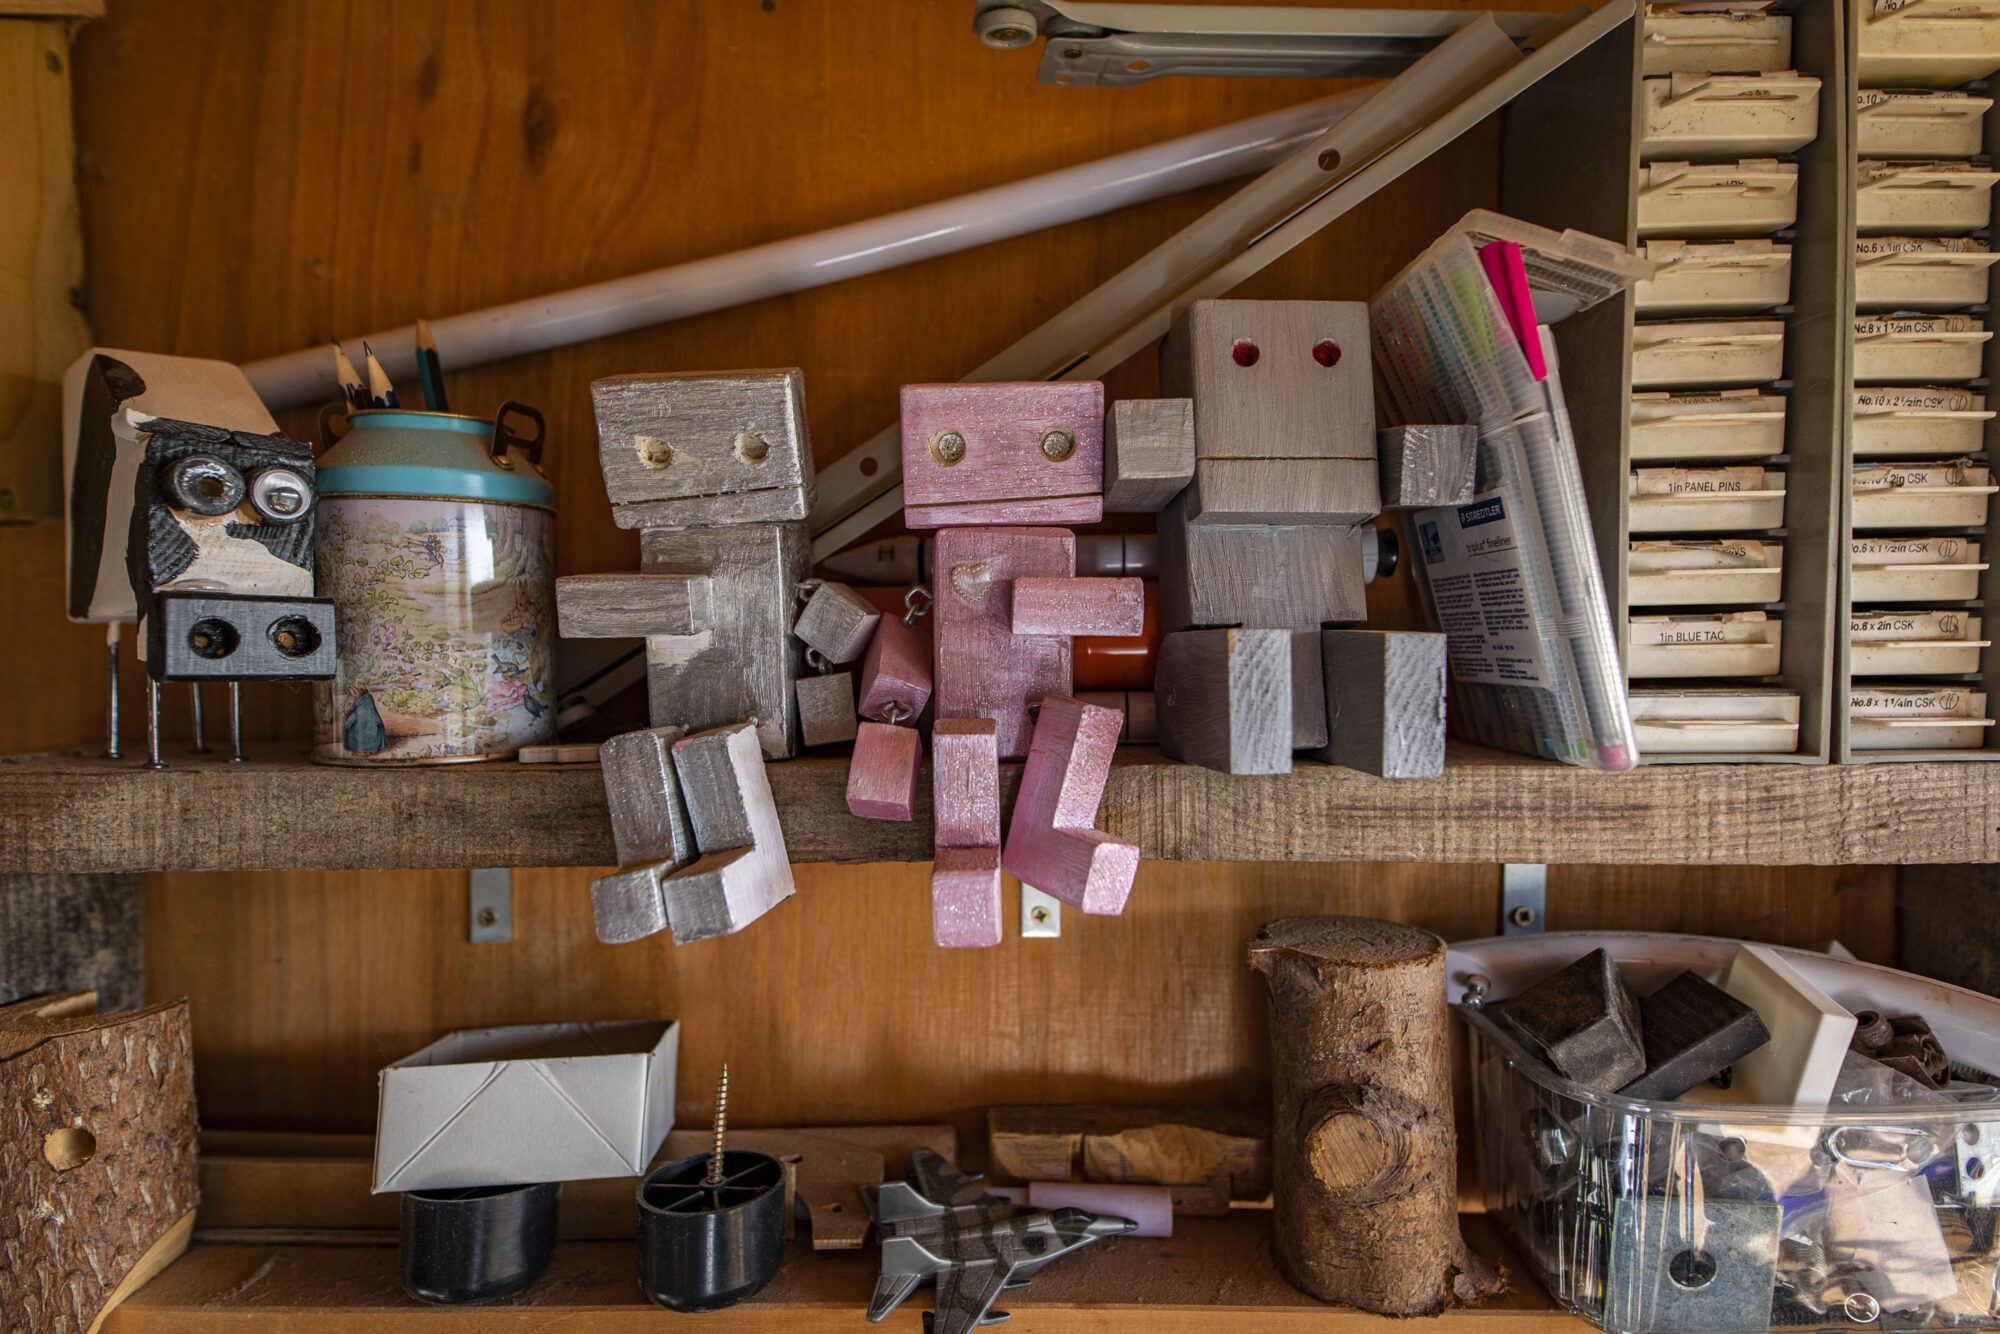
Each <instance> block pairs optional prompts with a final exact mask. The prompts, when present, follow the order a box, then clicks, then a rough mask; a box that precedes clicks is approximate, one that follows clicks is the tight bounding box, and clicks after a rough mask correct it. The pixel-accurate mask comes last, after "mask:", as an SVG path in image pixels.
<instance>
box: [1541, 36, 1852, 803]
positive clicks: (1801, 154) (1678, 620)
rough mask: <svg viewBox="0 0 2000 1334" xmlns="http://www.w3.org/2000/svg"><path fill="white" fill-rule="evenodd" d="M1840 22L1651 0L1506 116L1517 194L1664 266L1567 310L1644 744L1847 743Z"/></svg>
mask: <svg viewBox="0 0 2000 1334" xmlns="http://www.w3.org/2000/svg"><path fill="white" fill-rule="evenodd" d="M1842 19H1843V15H1842V12H1841V11H1840V9H1839V6H1838V5H1837V4H1836V5H1833V6H1829V5H1827V4H1824V3H1816V2H1813V0H1805V2H1801V0H1776V3H1772V4H1747V5H1738V6H1730V7H1727V8H1725V7H1723V6H1705V5H1689V6H1677V5H1673V4H1666V3H1655V4H1648V5H1647V6H1645V8H1644V11H1643V13H1642V14H1640V15H1639V16H1637V17H1636V18H1635V19H1634V20H1633V21H1632V23H1631V24H1630V25H1629V26H1628V27H1624V28H1621V29H1619V31H1618V33H1615V34H1613V36H1611V37H1608V38H1606V39H1605V40H1604V41H1602V42H1599V43H1598V44H1597V45H1596V46H1594V47H1593V48H1592V49H1590V50H1589V51H1586V52H1582V53H1580V54H1579V55H1578V56H1577V57H1576V58H1575V59H1573V60H1572V61H1570V62H1568V63H1567V64H1566V65H1565V66H1564V67H1563V69H1561V70H1559V71H1557V72H1556V73H1555V74H1554V75H1552V76H1551V77H1550V78H1549V79H1548V80H1546V81H1545V82H1544V83H1543V84H1542V85H1540V86H1538V87H1536V88H1535V89H1532V90H1530V91H1529V92H1528V93H1527V94H1525V95H1524V96H1523V97H1521V98H1520V99H1518V100H1517V101H1516V102H1515V103H1514V104H1513V106H1512V107H1511V108H1510V109H1509V112H1508V116H1507V120H1506V122H1505V124H1504V126H1503V133H1504V136H1505V138H1504V145H1503V151H1504V154H1505V157H1504V163H1503V170H1502V173H1501V196H1502V209H1503V211H1505V212H1508V213H1511V214H1513V215H1515V216H1518V217H1521V218H1524V219H1526V220H1528V221H1531V222H1536V223H1540V224H1542V225H1544V226H1561V227H1568V228H1575V229H1576V230H1578V231H1583V232H1587V233H1590V234H1593V235H1598V236H1604V237H1608V238H1610V239H1613V240H1619V241H1623V242H1624V243H1625V244H1628V245H1632V246H1635V247H1638V248H1640V253H1641V254H1642V256H1643V257H1644V258H1646V259H1648V260H1650V261H1652V263H1653V264H1654V265H1655V270H1654V273H1653V274H1652V276H1651V277H1650V278H1648V279H1646V280H1644V281H1642V282H1640V283H1638V284H1636V285H1635V288H1634V290H1633V292H1632V294H1631V296H1630V297H1629V298H1624V299H1621V300H1615V301H1608V302H1605V303H1603V304H1602V305H1601V306H1599V307H1596V308H1593V309H1591V310H1588V311H1585V312H1583V313H1581V314H1579V315H1577V316H1573V317H1571V318H1569V319H1566V320H1564V321H1563V322H1562V323H1561V324H1559V325H1557V326H1555V335H1556V339H1557V342H1558V345H1559V347H1558V350H1559V353H1560V355H1561V359H1562V364H1563V367H1564V372H1565V376H1564V390H1565V394H1566V395H1567V398H1568V406H1569V411H1570V416H1571V419H1572V421H1573V423H1574V424H1575V428H1576V433H1577V438H1578V439H1579V441H1583V442H1587V447H1586V448H1584V449H1582V450H1580V459H1579V463H1580V468H1581V471H1582V474H1583V480H1584V490H1585V494H1586V497H1587V501H1588V506H1589V511H1590V521H1591V527H1592V530H1593V535H1594V537H1595V540H1596V543H1597V549H1598V564H1599V568H1600V570H1601V571H1602V573H1603V577H1604V582H1605V588H1606V592H1607V593H1608V594H1609V597H1610V601H1611V603H1612V614H1613V617H1614V619H1615V620H1616V621H1617V622H1618V623H1619V624H1620V625H1621V627H1623V630H1622V636H1621V637H1622V640H1623V645H1622V648H1623V654H1624V658H1623V661H1624V667H1625V674H1626V689H1627V697H1628V699H1629V700H1630V701H1631V702H1632V705H1633V711H1634V712H1633V717H1634V726H1635V728H1640V729H1642V730H1641V731H1639V732H1638V733H1637V735H1638V736H1640V737H1642V738H1643V737H1649V738H1650V740H1643V739H1642V740H1640V741H1639V743H1638V748H1639V752H1640V756H1641V758H1642V760H1649V761H1664V762H1674V763H1688V762H1698V761H1702V760H1713V761H1751V762H1766V763H1772V762H1789V763H1805V764H1815V763H1824V762H1826V760H1827V759H1828V758H1829V757H1830V755H1831V753H1832V749H1833V735H1832V723H1831V718H1832V710H1833V666H1834V661H1833V659H1834V651H1835V627H1836V618H1835V614H1834V606H1835V601H1836V598H1837V596H1838V589H1837V574H1836V571H1837V567H1838V563H1839V562H1838V550H1837V542H1838V539H1839V534H1840V506H1841V500H1842V496H1841V492H1842V491H1843V490H1844V487H1845V483H1846V479H1845V477H1844V476H1843V475H1842V466H1843V461H1844V454H1843V447H1844V435H1845V431H1846V426H1847V419H1848V418H1849V416H1850V415H1851V413H1852V410H1853V404H1852V403H1851V401H1850V394H1849V390H1848V385H1847V380H1846V378H1845V375H1846V349H1847V341H1848V332H1849V328H1850V326H1851V324H1852V320H1853V313H1852V312H1853V306H1852V303H1851V300H1850V299H1849V296H1848V288H1847V283H1848V281H1849V277H1848V272H1849V267H1850V265H1851V264H1852V262H1853V254H1852V251H1853V245H1854V241H1853V231H1852V228H1851V226H1850V224H1849V221H1848V219H1849V217H1850V214H1851V211H1852V200H1853V195H1852V189H1853V186H1852V169H1851V164H1850V157H1851V153H1852V137H1851V135H1852V121H1853V114H1854V106H1853V99H1852V94H1851V91H1850V90H1849V86H1848V84H1847V81H1846V75H1845V68H1846V57H1845V54H1844V43H1845V40H1846V38H1845V32H1844V28H1843V23H1842ZM1621 35H1622V36H1623V37H1625V38H1626V41H1625V42H1624V43H1621V42H1620V40H1619V38H1620V36H1621ZM1617 179H1624V180H1628V181H1630V182H1631V192H1630V194H1629V195H1623V196H1621V195H1620V194H1619V193H1617V192H1615V191H1613V190H1610V189H1607V188H1605V182H1607V181H1611V180H1617ZM1745 673H1748V675H1745ZM1704 681H1707V682H1711V683H1723V684H1726V686H1727V687H1728V690H1729V691H1732V692H1733V691H1737V690H1745V689H1747V690H1750V691H1751V692H1753V694H1752V696H1750V697H1746V696H1743V695H1739V694H1735V693H1721V694H1716V693H1709V690H1708V687H1707V686H1705V685H1704V684H1703V682H1704ZM1661 692H1665V693H1664V694H1662V693H1661ZM1746 698H1751V699H1752V700H1753V702H1752V703H1749V704H1746V703H1745V699H1746ZM1649 711H1651V715H1650V719H1649V720H1647V721H1642V720H1646V719H1647V718H1648V712H1649Z"/></svg>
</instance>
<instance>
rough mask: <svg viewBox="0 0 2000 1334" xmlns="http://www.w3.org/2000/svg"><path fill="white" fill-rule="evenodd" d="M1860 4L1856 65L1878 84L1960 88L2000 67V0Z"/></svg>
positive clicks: (1857, 0)
mask: <svg viewBox="0 0 2000 1334" xmlns="http://www.w3.org/2000/svg"><path fill="white" fill-rule="evenodd" d="M1852 3H1854V4H1856V5H1859V6H1861V40H1860V42H1859V44H1858V46H1857V48H1856V52H1855V65H1856V67H1857V69H1858V72H1859V73H1860V75H1861V82H1862V83H1863V84H1865V85H1867V86H1869V87H1875V88H1956V87H1958V85H1960V84H1962V83H1970V82H1971V81H1972V80H1974V79H1983V78H1985V77H1986V76H1987V75H1989V74H1991V73H1993V72H1994V71H1995V70H2000V0H1915V3H1911V4H1904V5H1901V6H1900V7H1896V8H1891V7H1890V6H1889V5H1887V4H1884V3H1883V0H1852Z"/></svg>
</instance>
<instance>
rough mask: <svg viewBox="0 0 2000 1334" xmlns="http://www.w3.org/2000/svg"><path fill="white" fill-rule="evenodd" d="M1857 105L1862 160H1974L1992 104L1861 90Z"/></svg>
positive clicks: (1956, 96)
mask: <svg viewBox="0 0 2000 1334" xmlns="http://www.w3.org/2000/svg"><path fill="white" fill-rule="evenodd" d="M1723 68H1728V67H1727V66H1724V67H1723ZM1854 105H1855V119H1854V151H1855V152H1856V153H1858V154H1860V155H1861V156H1862V157H1883V158H1894V157H1910V158H1944V157H1973V156H1975V155H1977V154H1978V152H1979V149H1980V134H1981V130H1982V126H1981V125H1980V121H1981V119H1982V118H1984V116H1985V115H1986V112H1987V110H1988V109H1989V108H1991V107H1992V105H1993V99H1992V98H1990V97H1974V96H1973V95H1972V94H1970V93H1927V92H1917V91H1915V90H1913V89H1908V88H1894V89H1892V88H1863V89H1862V90H1861V91H1860V94H1859V96H1858V97H1856V99H1855V104H1854Z"/></svg>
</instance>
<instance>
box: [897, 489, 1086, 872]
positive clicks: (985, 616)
mask: <svg viewBox="0 0 2000 1334" xmlns="http://www.w3.org/2000/svg"><path fill="white" fill-rule="evenodd" d="M931 568H932V570H933V572H934V575H935V578H934V580H933V596H934V598H935V599H936V600H935V601H934V602H933V603H932V607H931V615H932V617H933V619H935V620H936V622H937V631H936V634H937V716H938V717H940V718H991V719H993V721H994V722H995V723H996V724H998V733H999V747H1000V758H1001V759H1003V760H1015V759H1019V758H1021V756H1023V755H1025V754H1027V753H1028V737H1029V734H1030V733H1031V732H1032V731H1033V730H1034V720H1033V717H1032V715H1031V714H1030V712H1029V706H1030V705H1032V704H1034V703H1035V702H1036V701H1038V700H1040V699H1042V698H1043V697H1044V696H1046V695H1067V694H1068V693H1069V691H1070V682H1071V672H1070V666H1071V658H1070V641H1069V637H1068V636H1067V635H1027V634H1016V633H1014V630H1013V604H1014V581H1015V580H1016V579H1024V578H1035V577H1043V578H1058V579H1060V578H1068V577H1069V576H1071V575H1073V574H1075V573H1076V538H1075V536H1074V535H1073V534H1071V532H1070V531H1069V530H1068V529H1067V528H947V529H944V530H943V531H942V532H940V533H939V534H938V535H937V554H936V555H935V556H934V557H933V558H932V566H931ZM1038 888H1039V886H1038Z"/></svg>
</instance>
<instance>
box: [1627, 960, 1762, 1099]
mask: <svg viewBox="0 0 2000 1334" xmlns="http://www.w3.org/2000/svg"><path fill="white" fill-rule="evenodd" d="M1639 1019H1640V1023H1641V1024H1642V1026H1643V1029H1644V1041H1645V1048H1646V1073H1645V1074H1643V1075H1640V1076H1639V1077H1638V1078H1637V1079H1635V1080H1633V1081H1632V1082H1631V1083H1630V1084H1627V1085H1626V1086H1625V1087H1624V1088H1622V1089H1620V1090H1618V1091H1619V1092H1620V1093H1623V1094H1624V1095H1626V1096H1627V1097H1630V1098H1657V1099H1668V1098H1678V1097H1680V1096H1681V1094H1683V1093H1686V1092H1687V1091H1688V1090H1689V1089H1691V1088H1693V1087H1694V1086H1695V1085H1697V1084H1699V1083H1701V1082H1703V1081H1704V1080H1708V1079H1712V1078H1714V1077H1715V1076H1716V1075H1718V1074H1721V1073H1722V1072H1723V1071H1724V1070H1725V1069H1727V1068H1728V1067H1730V1066H1732V1065H1734V1064H1736V1062H1737V1061H1739V1060H1741V1059H1742V1058H1743V1057H1745V1056H1748V1055H1749V1054H1750V1053H1751V1052H1753V1051H1755V1050H1757V1049H1758V1048H1759V1047H1761V1046H1763V1045H1764V1044H1765V1043H1767V1042H1769V1041H1770V1040H1771V1034H1770V1031H1769V1030H1768V1029H1766V1028H1765V1027H1764V1021H1763V1020H1762V1019H1759V1018H1758V1017H1757V1012H1756V1011H1755V1010H1753V1009H1751V1008H1750V1007H1749V1006H1748V1005H1745V1004H1744V1003H1743V1002H1742V1001H1740V1000H1738V999H1736V997H1734V996H1732V995H1730V994H1729V993H1728V992H1726V991H1724V990H1723V989H1722V988H1721V987H1718V986H1716V985H1715V984H1714V983H1713V982H1710V981H1709V980H1708V979H1707V978H1705V977H1701V976H1698V975H1697V974H1695V973H1692V972H1687V973H1682V974H1681V975H1680V976H1679V977H1676V978H1674V979H1673V980H1672V981H1670V982H1668V983H1667V984H1666V985H1665V986H1663V987H1661V988H1660V989H1659V990H1658V991H1655V992H1654V993H1653V994H1652V995H1650V996H1648V997H1646V999H1645V1000H1643V1001H1641V1002H1640V1003H1639Z"/></svg>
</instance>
